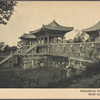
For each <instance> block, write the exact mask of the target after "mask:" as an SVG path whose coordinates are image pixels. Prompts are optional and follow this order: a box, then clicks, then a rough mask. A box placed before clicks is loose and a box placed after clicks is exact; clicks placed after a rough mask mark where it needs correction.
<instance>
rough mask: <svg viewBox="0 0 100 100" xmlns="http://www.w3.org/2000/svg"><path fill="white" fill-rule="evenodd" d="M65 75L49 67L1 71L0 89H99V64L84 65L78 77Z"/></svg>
mask: <svg viewBox="0 0 100 100" xmlns="http://www.w3.org/2000/svg"><path fill="white" fill-rule="evenodd" d="M17 72H18V73H19V75H20V77H19V76H18V74H17ZM65 74H66V72H65V71H63V72H62V71H61V70H60V69H57V68H49V67H40V68H36V69H27V70H22V69H17V70H16V69H4V70H3V69H1V70H0V88H100V62H96V63H94V64H88V65H86V69H85V71H83V72H82V73H81V74H80V75H73V76H71V77H65Z"/></svg>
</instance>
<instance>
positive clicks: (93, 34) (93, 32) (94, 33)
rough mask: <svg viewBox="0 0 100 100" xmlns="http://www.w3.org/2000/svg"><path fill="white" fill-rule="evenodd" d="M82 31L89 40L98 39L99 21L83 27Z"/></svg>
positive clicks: (99, 32)
mask: <svg viewBox="0 0 100 100" xmlns="http://www.w3.org/2000/svg"><path fill="white" fill-rule="evenodd" d="M82 32H85V33H87V34H88V35H89V37H90V41H96V40H98V38H99V37H100V21H99V22H98V23H97V24H95V25H93V26H92V27H89V28H87V29H83V30H82ZM99 41H100V39H99Z"/></svg>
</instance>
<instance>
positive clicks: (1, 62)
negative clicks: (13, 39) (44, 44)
mask: <svg viewBox="0 0 100 100" xmlns="http://www.w3.org/2000/svg"><path fill="white" fill-rule="evenodd" d="M37 45H38V44H35V45H32V46H31V47H30V48H28V49H27V50H26V52H25V53H26V54H27V53H29V52H30V51H31V50H32V49H33V48H35V47H36V46H37ZM14 54H16V52H15V53H14ZM12 56H13V55H12V54H11V55H9V56H7V57H6V58H4V59H3V60H2V61H0V65H2V64H3V63H6V61H8V60H9V59H11V58H12Z"/></svg>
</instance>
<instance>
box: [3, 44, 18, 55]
mask: <svg viewBox="0 0 100 100" xmlns="http://www.w3.org/2000/svg"><path fill="white" fill-rule="evenodd" d="M16 50H17V46H12V47H10V46H9V45H6V46H5V48H4V50H3V52H4V53H8V52H9V53H10V52H11V51H13V52H15V51H16Z"/></svg>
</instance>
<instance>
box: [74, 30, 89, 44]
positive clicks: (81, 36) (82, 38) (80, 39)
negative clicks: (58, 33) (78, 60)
mask: <svg viewBox="0 0 100 100" xmlns="http://www.w3.org/2000/svg"><path fill="white" fill-rule="evenodd" d="M76 32H77V34H76V37H74V42H75V43H78V42H84V41H85V40H86V39H87V37H88V36H87V35H86V33H84V32H82V33H81V32H80V30H76Z"/></svg>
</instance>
